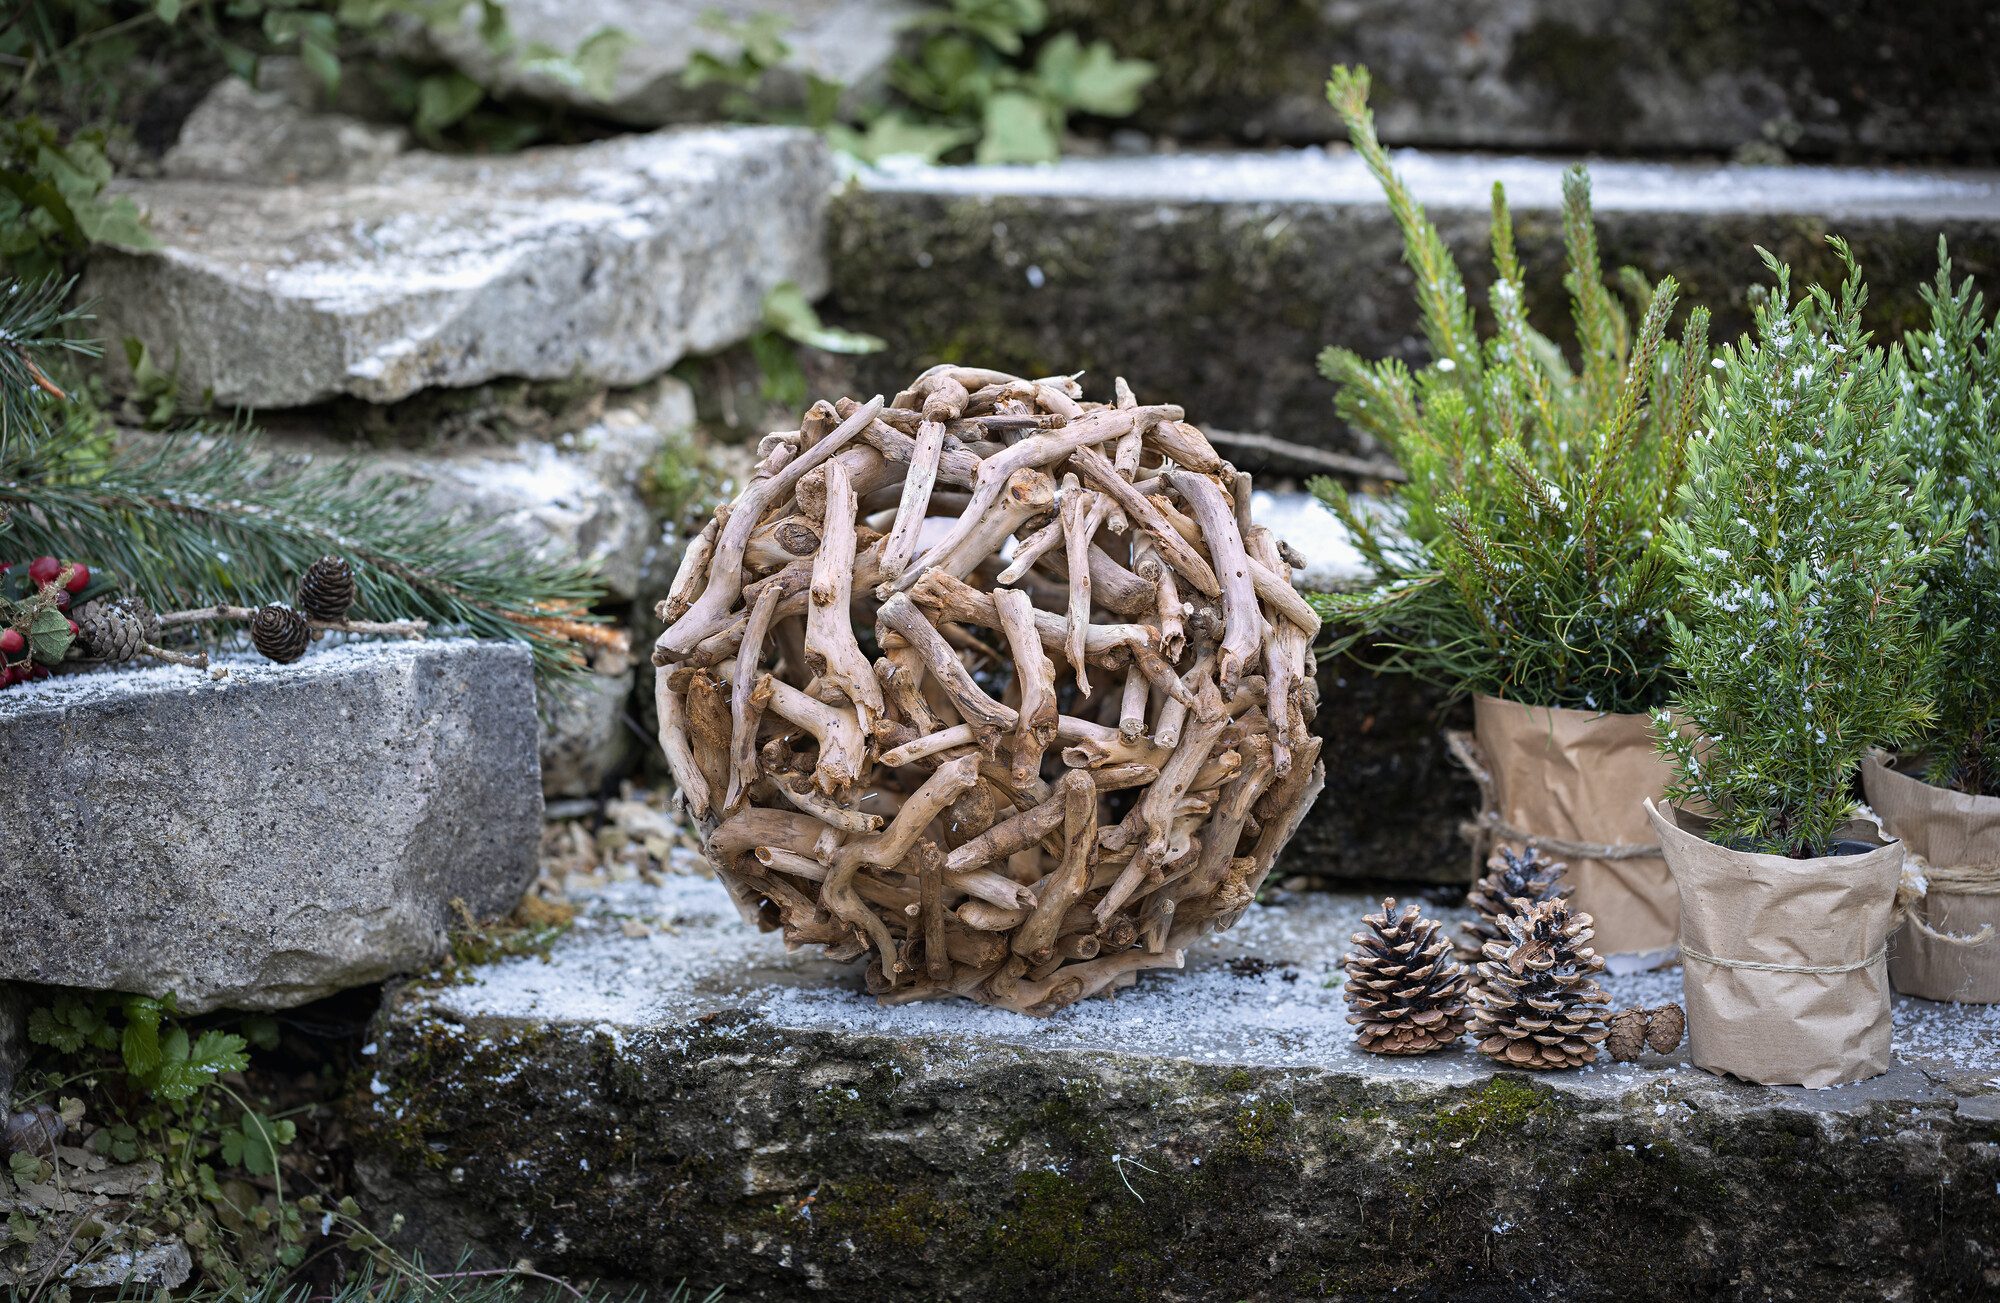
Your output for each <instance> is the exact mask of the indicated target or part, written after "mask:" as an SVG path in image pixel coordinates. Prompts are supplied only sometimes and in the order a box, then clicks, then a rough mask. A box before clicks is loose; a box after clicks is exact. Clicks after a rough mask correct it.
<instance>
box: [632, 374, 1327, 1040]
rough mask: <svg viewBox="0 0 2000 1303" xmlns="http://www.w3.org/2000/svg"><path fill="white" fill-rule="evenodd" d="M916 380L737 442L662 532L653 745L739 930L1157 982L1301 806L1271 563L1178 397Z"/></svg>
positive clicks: (1313, 754)
mask: <svg viewBox="0 0 2000 1303" xmlns="http://www.w3.org/2000/svg"><path fill="white" fill-rule="evenodd" d="M1081 396H1082V389H1081V387H1080V386H1079V385H1078V384H1077V383H1076V381H1075V380H1074V379H1071V378H1055V379H1043V380H1024V379H1021V378H1019V377H1017V376H1011V375H1006V374H1003V373H1001V372H998V371H985V370H978V369H975V368H971V367H958V366H941V367H934V368H932V369H931V370H929V371H926V372H924V374H922V375H921V376H919V377H917V379H916V381H915V382H914V383H912V384H911V386H910V387H909V388H908V389H907V390H905V391H903V392H902V393H899V394H897V395H896V397H895V400H894V401H893V402H890V403H886V404H885V403H884V402H883V400H882V399H881V398H880V397H876V398H874V399H871V400H870V401H868V402H866V403H856V402H854V401H852V400H847V399H843V400H842V401H841V402H839V403H826V402H819V403H816V404H814V405H813V407H812V408H811V409H810V410H809V411H807V412H806V414H805V416H804V418H803V420H801V422H800V425H799V428H798V429H797V430H787V431H782V432H779V433H775V434H771V435H769V436H767V437H766V438H765V439H764V441H763V443H762V444H761V445H760V447H759V449H758V451H759V454H760V460H759V461H758V463H757V465H756V468H755V470H754V472H753V473H752V476H751V479H750V482H749V484H748V485H747V486H746V487H745V488H744V489H743V491H742V492H741V493H740V494H738V495H737V497H736V499H735V501H733V502H731V503H729V504H727V505H726V506H724V507H722V508H720V509H719V510H717V512H716V513H715V517H714V519H713V520H711V521H710V522H709V523H708V527H707V528H706V529H705V530H704V531H703V532H702V533H701V535H700V536H699V537H698V538H697V539H695V540H694V541H693V542H692V543H691V544H690V545H689V548H688V552H687V557H686V559H685V561H684V562H683V564H682V566H681V569H680V573H679V575H678V576H677V577H676V579H675V582H674V586H673V592H672V595H671V596H670V597H669V598H668V599H667V601H665V602H664V603H662V604H661V607H660V616H661V618H662V619H663V620H664V621H666V623H667V629H666V632H664V633H662V634H661V635H660V638H659V642H658V644H657V646H656V648H655V650H654V652H653V663H654V664H655V665H656V666H657V667H658V676H657V690H658V696H659V709H660V741H661V744H662V746H663V747H664V748H665V750H666V755H667V761H668V764H669V765H670V767H671V768H672V770H673V774H674V779H675V782H676V784H677V785H678V787H679V790H680V796H681V799H682V800H683V801H684V802H685V805H686V807H687V810H688V813H689V814H690V816H691V817H692V818H693V819H694V820H695V822H696V824H697V825H698V826H699V828H700V830H701V834H702V841H703V845H704V846H705V847H706V848H707V852H708V856H709V858H710V860H711V861H712V862H713V863H714V865H715V868H716V871H717V873H718V874H719V875H720V876H721V878H722V881H723V882H724V883H725V884H726V885H727V886H728V888H729V890H730V893H731V895H732V896H733V897H734V898H735V900H736V902H737V905H738V907H739V908H740V909H741V910H742V911H743V913H744V915H745V916H746V918H748V919H750V920H751V921H753V922H755V923H757V924H759V925H760V926H762V927H764V928H766V929H779V928H781V929H783V931H784V934H785V939H786V941H787V942H788V943H790V944H792V945H807V944H811V945H819V946H824V947H825V948H826V949H827V951H828V952H829V953H830V954H832V955H834V956H835V957H838V958H843V959H853V958H859V957H861V956H864V955H865V956H867V958H868V968H867V982H868V988H869V990H870V991H872V992H874V993H875V994H876V995H878V996H880V997H881V998H883V999H884V1000H890V1001H904V1000H917V999H927V998H931V997H937V996H946V995H960V996H965V997H966V998H968V999H972V1000H977V1001H980V1002H982V1003H986V1004H994V1005H999V1006H1002V1007H1005V1008H1008V1009H1014V1010H1018V1011H1020V1012H1023V1013H1032V1014H1045V1013H1049V1012H1051V1011H1053V1010H1055V1009H1058V1008H1061V1007H1062V1006H1064V1005H1066V1004H1070V1003H1072V1002H1074V1001H1077V1000H1080V999H1083V998H1084V997H1086V996H1090V995H1096V994H1099V993H1100V992H1105V991H1110V990H1115V989H1117V988H1119V987H1121V986H1127V985H1130V984H1131V983H1132V982H1133V981H1135V980H1136V979H1137V975H1138V973H1139V972H1140V970H1142V969H1147V968H1178V967H1179V966H1180V964H1181V960H1182V954H1183V951H1184V948H1185V947H1186V946H1187V945H1188V943H1190V942H1191V941H1193V940H1195V939H1196V938H1197V937H1199V936H1201V935H1202V934H1203V933H1205V932H1208V931H1211V930H1214V929H1218V928H1225V927H1228V926H1229V925H1230V924H1232V923H1234V922H1235V921H1236V919H1237V918H1238V917H1239V916H1240V915H1241V914H1242V912H1243V910H1244V908H1245V907H1246V906H1247V905H1249V903H1250V902H1251V900H1252V898H1253V897H1254V896H1255V894H1256V891H1257V888H1258V886H1259V885H1260V884H1261V883H1262V882H1263V880H1264V878H1265V875H1266V874H1268V873H1269V872H1270V870H1271V866H1272V863H1273V862H1274V861H1275V860H1276V858H1277V855H1278V852H1279V851H1280V850H1281V849H1282V848H1283V846H1284V844H1285V842H1286V840H1287V839H1288V838H1289V837H1290V836H1291V834H1292V832H1293V830H1294V829H1295V828H1296V827H1297V826H1298V822H1299V819H1300V817H1301V816H1302V815H1303V813H1304V811H1305V809H1306V807H1307V806H1308V805H1309V804H1310V803H1311V801H1312V799H1313V797H1314V796H1315V795H1316V794H1317V793H1318V791H1319V787H1320V783H1321V780H1322V776H1323V770H1322V769H1321V766H1320V765H1319V745H1320V744H1319V741H1318V739H1317V738H1315V737H1314V736H1313V734H1312V732H1311V730H1310V729H1309V727H1308V723H1309V721H1310V720H1311V717H1312V715H1313V713H1314V710H1315V709H1316V707H1317V701H1316V699H1315V695H1314V692H1315V690H1314V686H1313V676H1312V671H1311V664H1310V660H1309V657H1310V652H1309V650H1308V649H1309V647H1310V645H1311V642H1312V637H1313V635H1314V633H1315V632H1316V631H1317V630H1318V627H1319V621H1318V619H1317V618H1316V617H1315V616H1314V614H1313V612H1312V609H1311V607H1309V606H1308V605H1307V604H1306V603H1305V602H1304V601H1303V600H1302V599H1301V598H1300V597H1299V595H1298V593H1297V592H1295V591H1294V590H1293V588H1292V584H1291V572H1292V569H1293V567H1294V566H1295V565H1296V564H1298V562H1297V558H1296V556H1295V554H1293V553H1292V551H1291V550H1290V549H1289V548H1288V547H1287V546H1286V545H1285V544H1284V543H1283V542H1281V541H1280V540H1278V539H1277V538H1274V537H1273V536H1272V535H1271V532H1270V531H1269V530H1267V529H1263V528H1261V527H1258V526H1256V525H1254V524H1252V523H1251V520H1250V512H1249V508H1250V478H1249V476H1247V475H1244V474H1242V473H1240V472H1237V471H1236V470H1234V469H1233V468H1232V467H1231V466H1230V465H1229V464H1228V463H1227V462H1225V461H1223V460H1222V458H1221V457H1219V456H1217V455H1216V452H1215V449H1214V448H1213V447H1212V446H1211V445H1210V444H1209V442H1208V440H1207V439H1206V438H1204V437H1203V436H1202V434H1201V432H1200V431H1199V430H1196V429H1195V428H1194V427H1193V426H1191V425H1189V424H1187V422H1185V421H1183V420H1182V419H1181V417H1182V412H1181V409H1180V408H1178V407H1171V406H1141V405H1140V404H1139V403H1138V402H1137V401H1136V400H1135V399H1134V398H1133V396H1132V394H1131V391H1130V390H1129V389H1128V388H1127V387H1126V386H1125V384H1124V382H1123V381H1120V382H1118V384H1117V386H1116V397H1115V400H1114V401H1113V402H1111V403H1094V402H1083V401H1081Z"/></svg>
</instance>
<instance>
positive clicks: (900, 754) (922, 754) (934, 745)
mask: <svg viewBox="0 0 2000 1303" xmlns="http://www.w3.org/2000/svg"><path fill="white" fill-rule="evenodd" d="M977 745H979V735H978V733H977V731H975V730H974V729H973V727H972V725H970V724H953V725H952V726H951V727H950V728H941V729H939V730H938V731H937V732H935V733H926V734H924V735H923V736H921V737H918V738H914V739H912V740H910V741H908V742H905V743H903V744H902V745H900V746H896V747H891V748H890V749H889V750H887V751H884V752H883V753H882V754H881V756H880V757H879V759H880V760H881V762H882V763H883V764H885V765H887V766H889V767H890V768H891V769H900V768H902V767H903V766H904V765H913V764H915V763H917V762H918V761H919V760H928V759H930V758H931V757H932V756H935V755H942V754H943V753H944V752H946V751H954V750H957V749H958V748H959V747H969V746H977Z"/></svg>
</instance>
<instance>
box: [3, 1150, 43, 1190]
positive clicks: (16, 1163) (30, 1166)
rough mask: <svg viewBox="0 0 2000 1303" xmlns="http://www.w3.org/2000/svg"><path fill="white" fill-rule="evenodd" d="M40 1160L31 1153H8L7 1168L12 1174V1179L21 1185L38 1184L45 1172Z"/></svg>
mask: <svg viewBox="0 0 2000 1303" xmlns="http://www.w3.org/2000/svg"><path fill="white" fill-rule="evenodd" d="M42 1167H43V1163H42V1160H41V1159H39V1158H37V1157H35V1156H34V1155H33V1154H9V1155H8V1156H7V1170H8V1171H10V1172H12V1173H13V1174H14V1180H15V1181H16V1182H17V1183H18V1184H21V1185H40V1184H41V1183H42V1178H43V1176H44V1175H45V1173H44V1172H43V1171H42Z"/></svg>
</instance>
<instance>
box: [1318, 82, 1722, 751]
mask: <svg viewBox="0 0 2000 1303" xmlns="http://www.w3.org/2000/svg"><path fill="white" fill-rule="evenodd" d="M1327 95H1328V98H1329V99H1330V100H1331V101H1332V103H1333V106H1334V108H1335V110H1336V111H1338V112H1339V114H1340V115H1341V118H1342V120H1343V121H1345V122H1346V124H1347V128H1348V135H1349V138H1350V139H1351V140H1352V141H1353V143H1354V147H1355V149H1356V151H1357V152H1358V153H1359V154H1360V155H1361V157H1362V159H1363V161H1365V162H1366V163H1367V165H1368V168H1369V170H1370V171H1371V172H1372V173H1373V174H1374V176H1375V179H1376V180H1377V181H1378V182H1379V183H1380V184H1381V186H1382V188H1383V190H1384V191H1385V192H1386V194H1387V196H1388V200H1389V208H1390V211H1391V212H1392V213H1393V214H1394V216H1395V219H1396V223H1397V225H1398V226H1399V227H1400V228H1401V230H1402V233H1403V247H1404V258H1405V260H1406V261H1407V262H1408V263H1409V266H1410V269H1411V271H1412V272H1413V273H1414V275H1415V277H1416V283H1417V302H1418V306H1419V308H1420V309H1421V314H1422V323H1423V332H1424V337H1425V339H1426V340H1427V341H1428V343H1429V347H1430V352H1431V357H1432V361H1431V363H1430V364H1429V365H1428V366H1426V367H1424V368H1423V369H1421V370H1419V371H1416V372H1414V373H1413V372H1411V371H1410V370H1409V368H1407V367H1406V366H1404V364H1403V363H1402V362H1401V361H1399V360H1397V359H1395V358H1388V359H1384V360H1382V361H1377V362H1369V361H1365V360H1364V359H1362V358H1360V357H1359V356H1357V355H1355V354H1354V353H1352V352H1350V351H1348V350H1346V349H1340V348H1330V349H1328V350H1326V352H1325V353H1323V354H1322V355H1321V357H1320V368H1321V370H1322V371H1323V372H1324V373H1325V374H1326V376H1327V377H1328V378H1329V379H1331V380H1333V381H1335V382H1336V383H1337V384H1338V385H1339V386H1340V390H1339V393H1338V394H1337V396H1336V399H1335V403H1336V407H1337V410H1338V411H1339V413H1340V415H1341V416H1342V417H1343V418H1344V419H1345V420H1347V421H1348V422H1349V423H1350V424H1352V425H1353V426H1354V427H1355V428H1357V429H1359V430H1362V431H1365V432H1366V433H1368V434H1370V435H1372V436H1374V437H1375V438H1376V439H1378V440H1380V441H1381V442H1382V443H1383V444H1384V445H1385V446H1387V447H1388V448H1389V450H1390V451H1391V452H1393V453H1394V454H1395V455H1396V458H1397V460H1398V461H1400V462H1401V463H1402V466H1403V469H1404V470H1405V471H1406V472H1407V474H1408V476H1409V480H1408V483H1407V484H1405V485H1404V486H1402V488H1401V490H1400V491H1399V492H1398V494H1397V496H1396V498H1395V500H1394V502H1393V503H1392V504H1390V509H1389V510H1388V511H1387V512H1383V511H1381V510H1379V509H1374V508H1372V507H1371V506H1370V504H1366V503H1364V502H1362V501H1360V500H1358V499H1356V498H1353V497H1350V496H1349V494H1348V493H1347V491H1346V490H1345V489H1344V488H1342V487H1341V486H1340V485H1339V484H1338V483H1336V482H1334V481H1332V480H1320V481H1316V482H1315V484H1314V489H1315V491H1316V492H1318V493H1319V494H1320V496H1321V497H1322V498H1323V499H1324V500H1325V501H1326V502H1327V503H1328V504H1329V505H1330V506H1331V507H1332V508H1333V510H1334V511H1335V512H1336V513H1338V514H1339V516H1340V517H1341V519H1342V520H1343V522H1345V524H1346V525H1347V528H1348V530H1349V531H1350V532H1351V533H1352V535H1353V537H1354V539H1355V542H1356V544H1357V546H1358V547H1359V548H1360V550H1361V552H1362V554H1363V556H1364V557H1365V558H1366V560H1367V561H1368V563H1369V565H1370V567H1371V568H1372V570H1373V572H1374V579H1375V582H1374V584H1373V586H1372V587H1370V588H1368V589H1366V590H1364V591H1360V592H1355V593H1337V594H1320V595H1317V596H1316V597H1315V599H1314V600H1315V602H1316V604H1317V605H1318V607H1319V609H1320V612H1321V614H1322V615H1324V616H1326V617H1327V618H1328V619H1329V620H1330V621H1332V622H1334V623H1335V624H1336V625H1337V626H1339V628H1340V630H1341V631H1342V632H1343V639H1342V641H1340V642H1338V643H1337V644H1336V646H1337V648H1339V649H1342V650H1346V649H1351V648H1354V647H1356V646H1357V645H1359V644H1361V643H1362V642H1363V641H1364V640H1366V641H1367V642H1369V643H1370V644H1372V645H1374V646H1376V647H1378V648H1383V649H1386V650H1385V656H1386V659H1385V663H1384V665H1383V668H1393V669H1400V670H1406V671H1410V672H1413V673H1416V674H1419V675H1421V676H1423V677H1425V678H1428V679H1430V680H1432V681H1434V682H1438V683H1441V684H1443V685H1445V686H1446V687H1448V688H1450V689H1452V690H1453V691H1456V692H1479V693H1487V694H1491V695H1494V696H1500V697H1505V698H1507V699H1509V700H1512V701H1519V702H1522V703H1524V704H1527V705H1533V706H1559V707H1571V708H1576V709H1584V710H1602V711H1612V712H1623V713H1631V712H1637V711H1641V710H1644V709H1647V708H1649V707H1651V706H1653V705H1656V704H1658V702H1659V701H1660V700H1661V698H1662V696H1663V695H1664V682H1665V678H1666V675H1667V632H1666V621H1665V618H1664V617H1665V613H1666V610H1667V607H1668V606H1669V604H1670V603H1671V602H1672V601H1673V600H1674V597H1675V592H1676V590H1675V587H1674V584H1673V576H1672V565H1671V562H1670V559H1669V558H1668V556H1667V555H1666V553H1665V551H1664V549H1663V547H1662V546H1661V543H1662V534H1661V530H1660V520H1661V517H1662V516H1663V515H1664V514H1665V513H1666V512H1668V511H1669V510H1670V509H1671V503H1672V500H1673V495H1674V490H1675V488H1676V486H1677V485H1678V484H1679V482H1680V479H1681V475H1682V471H1683V467H1684V458H1685V449H1686V444H1687V438H1688V433H1689V430H1690V429H1691V427H1692V425H1693V423H1694V418H1695V416H1696V414H1697V412H1698V408H1699V402H1700V394H1701V374H1702V371H1703V369H1704V368H1705V367H1706V366H1707V365H1708V361H1709V350H1708V346H1707V332H1708V314H1707V312H1706V311H1705V310H1703V309H1701V308H1696V309H1694V310H1693V311H1691V312H1690V313H1689V314H1688V317H1687V321H1686V325H1685V327H1684V328H1683V330H1682V332H1681V336H1680V339H1679V342H1675V341H1674V340H1672V339H1670V338H1669V337H1668V326H1669V322H1670V320H1671V318H1672V316H1673V314H1674V309H1675V305H1676V301H1677V299H1678V297H1679V287H1678V286H1677V285H1676V284H1675V282H1674V280H1673V278H1672V277H1665V278H1663V279H1661V280H1660V281H1658V282H1657V283H1651V284H1649V283H1647V281H1646V280H1645V279H1644V277H1642V276H1641V275H1640V274H1639V273H1638V272H1637V271H1636V270H1635V269H1632V268H1626V269H1625V270H1624V271H1623V272H1622V273H1621V276H1620V280H1621V284H1622V287H1623V288H1624V290H1625V291H1626V292H1627V293H1628V294H1629V296H1630V297H1631V298H1632V300H1633V302H1634V306H1635V307H1636V309H1637V315H1638V318H1639V320H1638V324H1637V325H1636V327H1635V326H1634V325H1633V324H1632V321H1631V318H1630V317H1628V315H1627V313H1626V311H1625V309H1624V308H1623V307H1622V306H1621V305H1620V304H1619V302H1618V300H1617V298H1616V297H1615V296H1614V295H1613V294H1612V292H1611V291H1610V289H1609V288H1607V286H1606V284H1605V278H1604V275H1603V271H1602V268H1601V266H1600V263H1599V258H1598V248H1597V232H1596V228H1595V225H1594V224H1593V220H1592V217H1591V208H1590V178H1589V176H1588V174H1587V173H1585V172H1584V171H1583V169H1581V168H1574V169H1572V170H1571V171H1570V172H1569V173H1568V174H1567V175H1566V176H1565V178H1564V181H1563V239H1564V243H1565V245H1566V246H1567V249H1568V255H1569V271H1568V275H1567V276H1566V278H1565V281H1566V284H1567V285H1568V288H1569V292H1570V300H1571V310H1572V313H1573V315H1574V319H1575V328H1576V337H1577V343H1578V350H1579V363H1578V364H1577V365H1574V366H1573V365H1572V364H1571V362H1570V360H1569V359H1568V358H1567V357H1565V356H1564V354H1563V351H1562V349H1560V348H1559V347H1558V346H1557V345H1556V344H1555V343H1554V342H1553V341H1551V340H1550V339H1549V337H1548V336H1546V335H1544V334H1542V333H1541V332H1540V331H1539V330H1537V329H1536V328H1535V327H1534V326H1532V325H1530V324H1529V321H1528V310H1527V303H1526V301H1525V287H1524V278H1523V273H1522V268H1521V262H1520V259H1519V257H1518V256H1517V254H1516V251H1515V245H1514V227H1513V220H1512V217H1511V215H1510V214H1509V212H1508V208H1507V201H1506V196H1505V193H1504V192H1503V191H1502V189H1501V188H1500V187H1499V186H1498V185H1496V186H1495V187H1494V188H1493V228H1492V229H1493V235H1492V241H1493V262H1494V272H1495V275H1494V280H1493V286H1492V289H1491V290H1490V291H1489V293H1488V303H1489V306H1490V309H1491V314H1492V320H1493V329H1492V332H1491V333H1490V334H1489V335H1488V336H1487V337H1485V338H1483V339H1482V338H1481V336H1480V334H1479V331H1478V329H1477V326H1476V324H1475V319H1474V312H1473V308H1472V304H1471V300H1470V297H1469V296H1468V294H1467V292H1466V289H1465V282H1464V279H1463V278H1462V277H1461V276H1460V274H1459V270H1458V266H1457V264H1456V263H1455V262H1454V260H1453V258H1452V255H1451V251H1450V250H1449V249H1448V248H1447V247H1446V246H1445V243H1444V240H1443V238H1442V237H1441V236H1440V235H1439V233H1438V230H1437V228H1436V226H1434V225H1433V224H1432V223H1431V221H1430V220H1429V219H1428V218H1427V217H1425V216H1424V211H1423V208H1422V207H1421V206H1420V205H1419V204H1418V203H1417V202H1416V200H1415V199H1414V198H1413V197H1412V196H1411V194H1410V192H1409V189H1408V187H1407V186H1405V185H1404V183H1403V181H1402V179H1401V178H1400V177H1398V176H1397V175H1396V173H1395V170H1394V169H1393V168H1392V167H1391V166H1390V163H1389V158H1388V154H1387V153H1386V152H1385V151H1384V150H1383V148H1382V143H1381V141H1380V140H1378V139H1377V138H1376V135H1375V127H1374V121H1373V117H1372V115H1371V114H1370V112H1369V109H1368V74H1367V72H1366V71H1365V70H1361V69H1349V68H1345V67H1336V68H1335V69H1334V70H1333V77H1332V80H1331V81H1330V82H1329V83H1328V85H1327Z"/></svg>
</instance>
